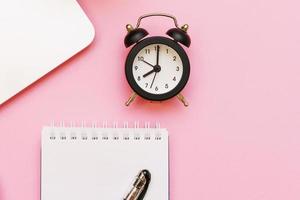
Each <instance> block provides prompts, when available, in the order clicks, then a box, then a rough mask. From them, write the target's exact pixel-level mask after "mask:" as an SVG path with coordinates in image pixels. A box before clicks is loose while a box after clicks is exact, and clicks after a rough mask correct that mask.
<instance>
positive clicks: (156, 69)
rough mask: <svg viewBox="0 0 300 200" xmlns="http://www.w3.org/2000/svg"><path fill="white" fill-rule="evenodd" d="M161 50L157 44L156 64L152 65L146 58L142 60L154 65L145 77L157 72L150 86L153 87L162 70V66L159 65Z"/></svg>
mask: <svg viewBox="0 0 300 200" xmlns="http://www.w3.org/2000/svg"><path fill="white" fill-rule="evenodd" d="M159 50H160V46H159V45H157V47H156V65H152V64H150V63H149V62H147V61H145V60H144V59H143V60H141V61H142V62H144V63H146V64H147V65H149V66H151V67H153V69H152V70H151V71H149V72H147V73H146V74H144V75H143V77H144V78H146V77H147V76H149V75H150V74H152V73H155V75H154V77H153V80H152V83H151V86H150V88H152V86H153V83H154V80H155V78H156V75H157V73H158V72H160V70H161V67H160V66H159Z"/></svg>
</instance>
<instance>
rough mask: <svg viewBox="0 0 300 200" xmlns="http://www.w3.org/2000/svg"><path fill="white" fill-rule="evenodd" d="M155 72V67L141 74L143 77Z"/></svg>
mask: <svg viewBox="0 0 300 200" xmlns="http://www.w3.org/2000/svg"><path fill="white" fill-rule="evenodd" d="M154 72H155V68H153V69H152V70H151V71H149V72H147V73H146V74H144V75H143V77H144V78H146V77H147V76H149V75H150V74H152V73H154Z"/></svg>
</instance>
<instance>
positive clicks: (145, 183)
mask: <svg viewBox="0 0 300 200" xmlns="http://www.w3.org/2000/svg"><path fill="white" fill-rule="evenodd" d="M150 180H151V174H150V172H149V171H148V170H145V169H144V170H142V171H140V172H139V174H138V176H137V177H136V179H135V181H134V183H133V187H132V189H131V190H130V192H129V193H128V195H127V196H126V197H125V198H124V200H143V199H144V197H145V194H146V192H147V190H148V187H149V184H150Z"/></svg>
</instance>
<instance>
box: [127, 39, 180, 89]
mask: <svg viewBox="0 0 300 200" xmlns="http://www.w3.org/2000/svg"><path fill="white" fill-rule="evenodd" d="M157 60H158V63H157ZM132 73H133V77H134V79H135V81H136V83H137V84H138V86H139V87H140V88H141V89H143V90H144V91H146V92H148V93H151V94H165V93H167V92H170V91H171V90H173V89H174V88H175V87H176V86H177V85H178V84H179V82H180V80H181V78H182V74H183V63H182V60H181V57H180V56H179V54H178V53H177V52H176V51H175V50H174V49H173V48H171V47H169V46H167V45H165V44H151V45H148V46H146V47H144V48H143V49H142V50H140V51H139V52H138V54H137V55H136V57H135V58H134V61H133V65H132Z"/></svg>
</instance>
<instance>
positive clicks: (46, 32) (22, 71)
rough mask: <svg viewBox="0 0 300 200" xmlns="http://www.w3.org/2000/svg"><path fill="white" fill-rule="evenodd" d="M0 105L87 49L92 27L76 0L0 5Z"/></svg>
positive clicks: (20, 0)
mask: <svg viewBox="0 0 300 200" xmlns="http://www.w3.org/2000/svg"><path fill="white" fill-rule="evenodd" d="M0 24H1V31H0V105H1V104H3V103H4V102H5V101H7V100H8V99H9V98H11V97H12V96H14V95H15V94H17V93H18V92H20V91H21V90H23V89H24V88H26V87H27V86H29V85H30V84H32V83H33V82H35V81H36V80H37V79H39V78H41V77H42V76H44V75H45V74H47V73H48V72H50V71H51V70H53V69H54V68H56V67H57V66H59V65H60V64H61V63H63V62H65V61H66V60H68V59H69V58H71V57H72V56H74V55H75V54H76V53H78V52H80V51H81V50H83V49H84V48H85V47H87V46H88V45H89V44H90V43H91V42H92V40H93V38H94V35H95V31H94V28H93V25H92V24H91V22H90V21H89V19H88V18H87V16H86V15H85V13H84V12H83V10H82V9H81V7H80V5H79V4H78V3H77V1H76V0H26V1H24V0H9V1H2V2H1V6H0Z"/></svg>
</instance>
